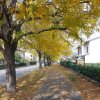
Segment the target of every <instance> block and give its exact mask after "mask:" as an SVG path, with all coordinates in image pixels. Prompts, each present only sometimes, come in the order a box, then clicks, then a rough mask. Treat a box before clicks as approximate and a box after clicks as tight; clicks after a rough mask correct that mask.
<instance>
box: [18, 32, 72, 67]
mask: <svg viewBox="0 0 100 100" xmlns="http://www.w3.org/2000/svg"><path fill="white" fill-rule="evenodd" d="M48 34H49V35H48ZM63 35H64V33H63V32H60V31H51V32H44V33H42V34H34V35H31V36H27V37H26V38H23V39H22V40H21V41H20V42H19V43H20V44H19V45H20V46H21V47H22V46H23V45H24V46H23V48H24V49H28V50H30V49H31V51H32V50H34V49H35V50H36V51H37V54H38V56H39V67H40V68H42V64H41V58H42V55H44V65H48V66H49V65H51V60H54V58H56V59H57V58H59V57H60V56H61V55H70V51H71V49H70V44H69V42H68V41H67V40H65V38H63V37H62V36H63ZM26 44H28V45H26Z"/></svg>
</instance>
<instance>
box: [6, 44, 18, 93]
mask: <svg viewBox="0 0 100 100" xmlns="http://www.w3.org/2000/svg"><path fill="white" fill-rule="evenodd" d="M4 48H5V51H4V56H5V59H6V62H7V65H6V88H7V91H9V92H15V91H16V71H15V57H14V56H15V50H16V48H17V43H13V44H8V43H5V44H4Z"/></svg>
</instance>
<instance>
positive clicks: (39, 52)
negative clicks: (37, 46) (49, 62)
mask: <svg viewBox="0 0 100 100" xmlns="http://www.w3.org/2000/svg"><path fill="white" fill-rule="evenodd" d="M37 53H38V58H39V69H42V61H41V57H42V54H41V51H40V50H37Z"/></svg>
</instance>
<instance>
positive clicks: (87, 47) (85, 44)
mask: <svg viewBox="0 0 100 100" xmlns="http://www.w3.org/2000/svg"><path fill="white" fill-rule="evenodd" d="M84 52H85V54H88V53H89V42H85V43H84Z"/></svg>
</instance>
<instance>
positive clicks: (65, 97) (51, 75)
mask: <svg viewBox="0 0 100 100" xmlns="http://www.w3.org/2000/svg"><path fill="white" fill-rule="evenodd" d="M52 67H53V68H52ZM52 67H50V69H49V71H48V72H47V75H46V80H45V82H44V83H43V85H42V86H41V88H40V89H39V90H38V91H37V92H36V94H35V96H34V97H33V99H32V100H83V99H82V97H81V93H80V92H79V91H76V90H75V88H74V87H73V86H72V84H71V82H70V81H69V79H65V77H64V76H63V75H62V74H61V73H60V71H59V65H53V66H52Z"/></svg>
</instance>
